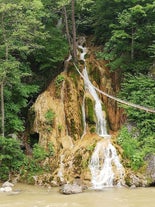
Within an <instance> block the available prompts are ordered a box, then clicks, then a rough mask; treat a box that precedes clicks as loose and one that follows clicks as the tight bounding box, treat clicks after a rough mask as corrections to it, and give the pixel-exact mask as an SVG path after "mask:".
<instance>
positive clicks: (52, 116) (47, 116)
mask: <svg viewBox="0 0 155 207" xmlns="http://www.w3.org/2000/svg"><path fill="white" fill-rule="evenodd" d="M45 119H46V124H47V125H50V126H53V124H54V119H55V113H54V111H53V110H52V109H48V111H47V112H46V113H45Z"/></svg>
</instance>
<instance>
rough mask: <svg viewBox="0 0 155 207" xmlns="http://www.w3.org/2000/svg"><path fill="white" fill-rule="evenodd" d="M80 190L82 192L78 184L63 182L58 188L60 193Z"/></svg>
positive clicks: (75, 192) (72, 192) (74, 192)
mask: <svg viewBox="0 0 155 207" xmlns="http://www.w3.org/2000/svg"><path fill="white" fill-rule="evenodd" d="M82 192H83V188H82V186H80V185H78V184H65V185H63V186H62V187H61V188H60V193H62V194H66V195H69V194H77V193H82Z"/></svg>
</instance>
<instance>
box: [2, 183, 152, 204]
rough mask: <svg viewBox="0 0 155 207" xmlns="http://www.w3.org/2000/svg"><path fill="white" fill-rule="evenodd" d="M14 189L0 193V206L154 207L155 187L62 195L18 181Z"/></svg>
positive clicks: (88, 191)
mask: <svg viewBox="0 0 155 207" xmlns="http://www.w3.org/2000/svg"><path fill="white" fill-rule="evenodd" d="M14 191H15V192H19V193H18V194H12V193H0V207H12V206H13V207H90V206H91V207H102V206H104V204H105V206H108V207H122V206H123V207H146V206H149V207H154V203H155V196H154V195H155V188H153V187H152V188H151V187H150V188H135V189H130V188H129V189H128V188H105V189H104V190H103V191H94V190H90V189H88V190H86V191H85V192H84V193H81V194H73V195H63V194H60V193H59V188H57V187H54V188H50V189H47V188H43V187H39V186H32V185H26V184H20V183H19V184H16V185H15V187H14Z"/></svg>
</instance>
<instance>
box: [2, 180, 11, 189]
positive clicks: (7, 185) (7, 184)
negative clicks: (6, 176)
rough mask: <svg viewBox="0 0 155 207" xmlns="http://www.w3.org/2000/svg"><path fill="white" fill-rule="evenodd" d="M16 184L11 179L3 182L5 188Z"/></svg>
mask: <svg viewBox="0 0 155 207" xmlns="http://www.w3.org/2000/svg"><path fill="white" fill-rule="evenodd" d="M13 186H14V184H13V183H10V182H9V181H6V182H5V183H3V185H2V187H3V188H5V187H13Z"/></svg>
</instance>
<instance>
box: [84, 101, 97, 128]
mask: <svg viewBox="0 0 155 207" xmlns="http://www.w3.org/2000/svg"><path fill="white" fill-rule="evenodd" d="M86 120H87V122H88V124H95V123H96V121H95V113H94V103H93V101H92V100H91V99H90V98H88V97H87V98H86Z"/></svg>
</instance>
